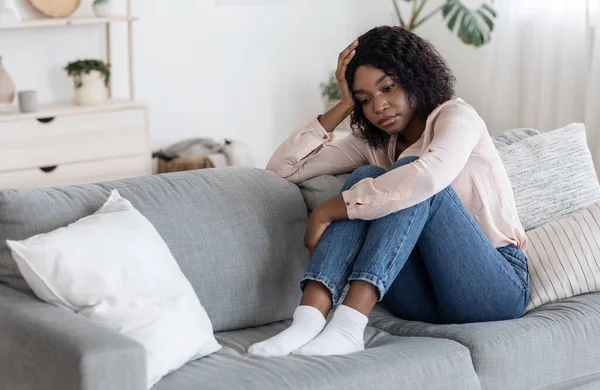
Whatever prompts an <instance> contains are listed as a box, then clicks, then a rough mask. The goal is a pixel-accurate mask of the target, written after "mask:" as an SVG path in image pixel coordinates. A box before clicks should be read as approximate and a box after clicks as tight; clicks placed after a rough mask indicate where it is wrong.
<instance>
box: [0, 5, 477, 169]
mask: <svg viewBox="0 0 600 390" xmlns="http://www.w3.org/2000/svg"><path fill="white" fill-rule="evenodd" d="M16 1H17V4H18V5H19V7H20V9H21V11H22V12H23V14H24V16H31V15H34V13H32V12H31V10H30V9H29V7H27V5H26V4H25V0H16ZM114 1H118V2H120V3H121V4H122V3H123V2H124V0H114ZM218 1H219V0H201V1H198V0H178V1H164V0H144V1H142V0H134V10H135V13H136V15H137V16H139V17H140V21H139V22H137V23H136V26H135V43H134V45H135V69H136V78H135V82H136V90H137V95H138V99H139V100H143V101H145V102H147V103H148V105H149V108H150V125H151V135H152V147H153V148H154V149H156V148H159V147H162V146H166V145H168V144H169V143H171V142H175V141H177V140H180V139H183V138H187V137H198V136H200V137H212V138H215V139H217V140H222V139H223V138H231V139H234V140H238V141H241V142H243V143H245V144H247V145H248V146H249V147H250V148H251V150H252V152H253V154H254V156H255V161H256V166H257V167H264V166H265V164H266V162H267V161H268V158H269V157H270V155H271V153H272V152H273V150H274V149H275V148H276V147H277V145H279V143H280V142H281V141H282V140H283V139H284V138H285V137H286V136H287V135H288V134H289V133H290V132H291V131H292V130H293V129H294V128H295V127H297V126H299V125H302V124H304V123H307V122H308V121H310V120H311V119H313V118H314V117H315V116H316V115H317V114H319V113H320V112H321V111H322V110H323V102H322V99H321V96H320V90H319V83H320V82H321V81H323V80H325V79H326V78H327V76H328V74H329V72H330V71H332V70H334V69H335V66H336V63H337V55H338V53H339V52H340V51H341V50H342V49H343V48H344V47H345V46H346V45H347V44H348V43H349V42H351V41H352V39H354V38H355V37H357V36H358V35H360V34H361V33H363V32H365V31H366V30H368V29H369V28H371V27H373V26H376V25H380V24H390V23H392V22H393V20H394V19H393V16H392V7H391V4H390V2H389V1H388V0H369V1H366V0H280V1H279V2H276V1H272V2H270V3H269V2H266V3H264V4H254V5H245V6H244V5H229V6H223V5H217V2H218ZM90 4H91V0H84V1H83V2H82V6H81V8H80V10H78V13H77V14H78V15H84V14H86V13H88V12H90V10H91V5H90ZM124 32H125V28H124V26H116V27H114V28H113V38H114V41H115V43H114V52H113V69H112V70H113V83H114V90H115V95H116V96H117V97H119V96H123V97H124V96H127V87H128V80H127V63H126V47H127V46H126V42H125V39H124V38H125V35H124ZM417 32H419V33H420V34H422V35H423V36H425V37H426V38H428V39H431V40H432V42H433V43H434V44H435V45H436V47H437V48H438V49H439V50H440V52H442V54H443V55H445V56H446V58H447V60H448V62H449V63H450V66H451V68H452V69H453V71H454V72H455V73H456V76H457V77H458V79H459V83H458V87H457V92H458V94H459V95H460V96H462V97H463V98H464V99H465V100H467V101H470V100H471V99H470V97H471V96H473V97H474V99H472V100H476V99H475V97H476V96H477V90H478V89H479V88H481V85H480V79H481V77H482V75H481V71H479V69H478V65H477V63H478V61H479V60H480V59H481V58H480V56H482V55H484V54H485V50H487V49H484V50H483V51H482V50H481V49H473V48H470V47H467V46H465V45H463V44H461V43H460V41H459V40H458V39H457V38H456V37H454V36H452V35H451V34H450V32H448V31H447V29H446V28H445V27H444V26H443V25H442V23H441V17H440V18H439V20H431V21H430V22H429V23H427V24H426V25H424V26H423V27H422V28H421V30H420V31H417ZM0 34H1V35H0V55H1V56H3V59H4V64H5V67H6V68H7V69H8V71H9V72H10V74H11V75H12V76H13V78H14V80H15V82H16V84H17V88H18V89H30V88H33V89H37V90H38V91H39V93H40V100H42V101H45V102H49V101H54V100H67V99H70V98H71V96H72V85H71V82H70V80H69V79H68V78H67V76H66V74H65V72H64V71H63V70H62V68H63V67H64V66H65V65H66V63H67V62H69V61H71V60H74V59H76V58H81V57H85V56H94V57H98V56H100V55H101V54H102V53H103V48H104V32H103V29H102V28H101V27H98V26H87V27H69V28H61V29H41V30H17V31H10V30H8V31H1V32H0ZM470 103H472V104H474V105H475V106H477V102H476V101H470Z"/></svg>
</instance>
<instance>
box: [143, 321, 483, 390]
mask: <svg viewBox="0 0 600 390" xmlns="http://www.w3.org/2000/svg"><path fill="white" fill-rule="evenodd" d="M289 325H290V321H283V322H279V323H274V324H269V325H266V326H262V327H257V328H249V329H242V330H237V331H233V332H222V333H217V334H216V337H217V340H218V341H219V343H221V344H222V345H223V346H224V348H223V349H222V350H221V351H219V352H217V353H215V354H212V355H210V356H208V357H205V358H202V359H200V360H197V361H194V362H190V363H188V364H187V365H185V366H183V367H182V368H180V369H179V370H178V371H176V372H174V373H172V374H170V375H168V376H166V377H165V378H163V379H162V381H160V382H159V383H158V384H157V385H156V387H155V388H154V389H153V390H196V389H206V390H209V389H219V390H220V389H241V388H243V389H247V390H252V389H256V390H263V389H295V390H309V389H310V390H328V389H330V390H337V389H357V390H359V389H360V390H364V389H378V390H379V389H461V390H462V389H465V390H466V389H479V381H478V379H477V375H476V374H475V371H474V370H473V366H472V364H471V357H470V355H469V350H468V349H467V348H465V347H463V346H462V345H460V344H458V343H455V342H454V341H450V340H436V339H432V338H408V337H396V336H390V335H388V334H386V333H385V332H382V331H380V330H376V329H374V328H371V327H367V330H366V331H365V343H366V348H367V349H366V350H365V351H361V352H357V353H353V354H349V355H345V356H329V357H317V356H296V355H290V356H286V357H280V358H263V357H257V356H252V355H248V354H247V353H246V350H247V348H248V347H249V346H250V345H251V344H253V343H255V342H258V341H261V340H264V339H266V338H268V337H271V336H273V335H275V334H277V333H279V332H281V331H282V330H283V329H285V328H287V327H288V326H289Z"/></svg>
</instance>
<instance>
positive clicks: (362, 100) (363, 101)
mask: <svg viewBox="0 0 600 390" xmlns="http://www.w3.org/2000/svg"><path fill="white" fill-rule="evenodd" d="M358 103H360V105H361V106H364V105H365V104H367V103H369V99H366V98H365V99H360V100H359V101H358Z"/></svg>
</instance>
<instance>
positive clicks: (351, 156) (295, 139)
mask: <svg viewBox="0 0 600 390" xmlns="http://www.w3.org/2000/svg"><path fill="white" fill-rule="evenodd" d="M329 136H330V134H329V133H328V132H327V131H326V130H325V129H324V128H323V126H322V125H321V122H320V121H319V119H315V120H313V121H312V122H311V123H310V124H309V125H308V126H306V127H303V128H300V129H298V130H296V131H294V132H293V133H292V134H290V136H289V137H288V138H287V139H286V140H285V141H284V142H283V143H282V144H281V145H280V146H279V147H278V148H277V150H275V152H274V153H273V156H272V157H271V159H270V160H269V162H268V164H267V167H266V168H267V169H268V170H271V171H273V172H276V173H277V174H278V175H279V176H281V177H282V178H284V179H286V180H289V181H291V182H292V183H300V182H302V181H304V180H308V179H311V178H313V177H317V176H321V175H337V174H342V173H347V172H351V171H353V170H354V169H356V168H358V167H360V166H363V165H365V164H366V163H367V158H366V156H365V153H364V148H365V146H364V144H363V143H362V142H361V141H360V140H359V139H357V138H356V137H354V136H352V135H350V136H346V137H344V138H342V139H341V140H339V141H338V140H335V141H334V142H328V139H329Z"/></svg>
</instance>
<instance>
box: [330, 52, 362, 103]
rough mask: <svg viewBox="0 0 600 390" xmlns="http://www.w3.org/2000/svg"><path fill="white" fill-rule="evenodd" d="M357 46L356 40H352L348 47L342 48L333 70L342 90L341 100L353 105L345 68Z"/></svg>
mask: <svg viewBox="0 0 600 390" xmlns="http://www.w3.org/2000/svg"><path fill="white" fill-rule="evenodd" d="M357 46H358V40H355V41H354V42H352V43H351V44H350V45H349V46H348V47H346V48H345V49H344V51H342V52H341V53H340V55H339V56H338V66H337V70H336V72H335V78H336V79H337V82H338V84H339V85H340V89H341V91H342V99H341V100H342V102H343V103H347V104H350V105H352V106H353V105H354V100H353V99H352V92H351V91H350V87H348V82H347V81H346V70H347V69H348V63H350V60H352V58H353V57H354V55H355V54H356V47H357Z"/></svg>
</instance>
